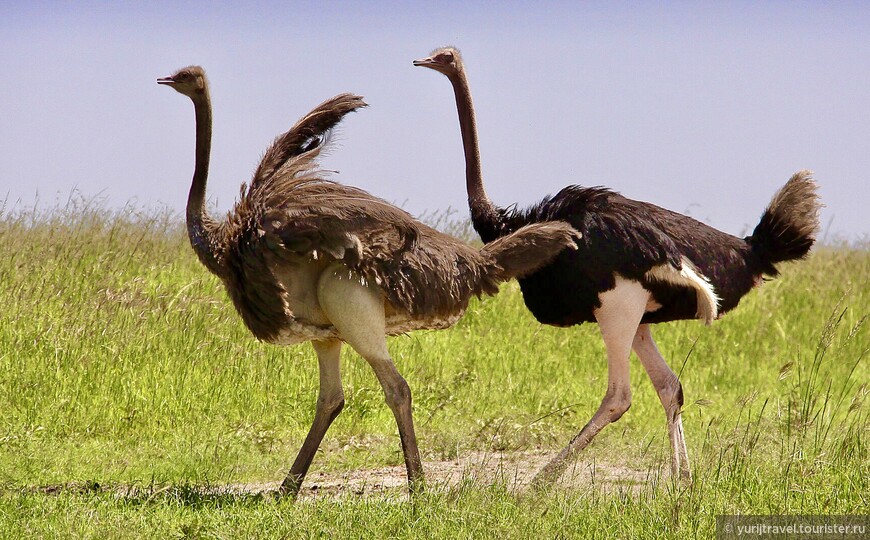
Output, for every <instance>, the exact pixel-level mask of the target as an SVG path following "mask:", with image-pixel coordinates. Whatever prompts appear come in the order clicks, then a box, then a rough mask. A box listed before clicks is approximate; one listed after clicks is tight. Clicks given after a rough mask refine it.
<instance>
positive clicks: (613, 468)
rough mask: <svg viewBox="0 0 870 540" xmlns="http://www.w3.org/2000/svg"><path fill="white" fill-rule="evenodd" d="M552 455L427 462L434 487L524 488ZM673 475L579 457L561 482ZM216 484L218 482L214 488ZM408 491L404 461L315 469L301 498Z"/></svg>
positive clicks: (611, 484)
mask: <svg viewBox="0 0 870 540" xmlns="http://www.w3.org/2000/svg"><path fill="white" fill-rule="evenodd" d="M551 457H552V455H551V454H542V453H534V452H511V453H502V452H474V453H470V454H467V455H463V456H459V457H457V458H456V459H452V460H447V461H424V463H423V467H424V470H425V473H426V482H427V485H428V486H429V488H434V489H448V488H453V487H456V486H459V485H461V484H463V483H466V482H467V483H472V484H477V485H491V484H495V483H498V484H501V485H504V486H506V487H507V488H508V489H510V490H512V491H517V492H520V491H523V490H524V489H526V488H527V487H528V486H529V484H530V483H531V481H532V478H534V476H535V474H536V473H537V472H538V471H539V470H540V469H541V467H543V466H544V465H545V464H546V463H547V461H548V460H549V459H550V458H551ZM666 476H668V474H667V473H666V472H664V471H662V470H661V469H644V468H640V467H630V466H626V465H616V464H609V463H601V462H588V461H582V460H578V461H577V462H575V463H574V464H573V465H572V466H570V467H569V468H568V470H567V471H566V472H565V474H564V475H562V477H561V478H560V480H559V481H558V485H559V486H561V487H567V488H571V489H577V490H581V491H582V490H591V489H599V490H605V491H617V490H619V491H624V492H628V493H636V492H637V491H638V490H639V489H640V488H642V487H644V486H650V485H653V484H655V483H658V482H659V481H661V480H662V479H663V478H665V477H666ZM279 484H280V482H277V481H276V482H270V483H263V484H235V485H231V486H225V487H224V489H225V490H228V491H231V492H234V493H239V494H243V493H246V494H253V493H270V492H275V491H276V490H277V489H278V486H279ZM215 487H217V486H215ZM406 493H407V476H406V472H405V467H404V465H398V466H392V467H381V468H377V469H362V470H354V471H346V472H340V473H325V472H317V471H312V472H310V473H309V474H308V476H307V477H306V479H305V482H304V484H303V485H302V489H301V490H300V493H299V499H302V500H305V499H317V498H323V497H329V498H341V497H387V498H389V497H391V496H397V497H398V496H404V495H405V494H406Z"/></svg>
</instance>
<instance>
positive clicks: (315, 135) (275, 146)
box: [251, 94, 367, 188]
mask: <svg viewBox="0 0 870 540" xmlns="http://www.w3.org/2000/svg"><path fill="white" fill-rule="evenodd" d="M366 106H367V105H366V103H365V102H364V101H363V98H362V97H361V96H357V95H354V94H339V95H337V96H335V97H333V98H330V99H328V100H326V101H324V102H323V103H321V104H320V105H318V106H317V107H315V108H314V109H312V110H311V112H309V113H308V114H306V115H305V116H304V117H302V119H301V120H299V121H298V122H296V124H294V125H293V127H291V128H290V129H289V130H288V131H287V132H286V133H283V134H282V135H279V136H278V137H277V138H276V139H275V140H274V141H273V142H272V144H271V145H269V148H268V149H266V152H265V154H263V159H262V160H260V165H259V166H258V167H257V170H256V172H254V178H253V179H252V180H251V187H252V188H256V187H258V186H259V185H261V184H263V183H265V182H268V181H269V180H271V179H272V177H273V176H274V175H275V173H276V172H278V171H280V170H281V169H282V168H283V167H285V165H287V164H288V162H290V161H291V160H292V159H293V158H296V157H298V156H300V155H302V154H305V153H309V152H312V151H314V153H313V155H311V156H310V158H311V159H313V158H314V157H316V155H317V154H319V152H320V150H321V149H322V148H323V147H324V145H325V143H326V141H327V134H328V132H329V130H331V129H332V128H334V127H335V126H336V125H338V123H339V122H341V120H342V118H344V116H345V115H346V114H348V113H349V112H352V111H355V110H357V109H360V108H362V107H366Z"/></svg>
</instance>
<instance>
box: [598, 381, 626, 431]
mask: <svg viewBox="0 0 870 540" xmlns="http://www.w3.org/2000/svg"><path fill="white" fill-rule="evenodd" d="M630 408H631V389H630V388H622V389H618V390H615V391H613V392H608V393H607V394H606V395H605V396H604V400H603V401H602V403H601V411H602V412H603V413H605V414H606V415H607V419H608V423H610V422H616V421H617V420H619V419H620V418H622V415H623V414H625V413H626V411H628V409H630Z"/></svg>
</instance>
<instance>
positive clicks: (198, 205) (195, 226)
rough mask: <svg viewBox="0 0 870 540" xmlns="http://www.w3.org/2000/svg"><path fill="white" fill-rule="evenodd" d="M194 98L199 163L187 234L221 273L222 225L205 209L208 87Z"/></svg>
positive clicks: (190, 195)
mask: <svg viewBox="0 0 870 540" xmlns="http://www.w3.org/2000/svg"><path fill="white" fill-rule="evenodd" d="M191 99H192V101H193V108H194V111H195V113H196V165H195V168H194V171H193V181H192V182H191V184H190V192H189V193H188V196H187V235H188V237H189V238H190V245H191V246H193V250H194V251H195V252H196V254H197V256H198V257H199V260H200V261H202V263H203V264H204V265H205V266H206V267H208V269H209V270H211V271H212V272H213V273H215V274H219V273H220V265H219V264H218V245H219V243H218V241H217V233H218V231H217V229H218V226H217V223H215V221H214V220H213V219H212V218H211V217H210V216H209V215H208V213H207V212H206V210H205V187H206V183H207V182H208V165H209V159H210V157H211V100H210V99H209V95H208V88H206V89H204V90H203V92H202V93H200V94H196V95H195V96H193V97H192V98H191Z"/></svg>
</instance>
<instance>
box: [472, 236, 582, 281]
mask: <svg viewBox="0 0 870 540" xmlns="http://www.w3.org/2000/svg"><path fill="white" fill-rule="evenodd" d="M578 238H580V232H579V231H578V230H576V229H575V228H574V227H572V226H571V225H569V224H568V223H567V222H564V221H547V222H543V223H532V224H530V225H526V226H525V227H522V228H521V229H519V230H517V231H515V232H513V233H511V234H509V235H507V236H503V237H502V238H499V239H497V240H494V241H493V242H490V243H489V244H486V245H485V246H483V248H481V250H480V253H481V254H482V255H483V256H484V257H485V258H486V259H487V260H488V261H490V266H489V267H488V268H487V270H488V271H487V274H488V276H487V277H489V278H491V279H494V280H496V281H507V280H509V279H511V278H515V277H520V278H521V277H524V276H527V275H529V274H531V273H533V272H535V271H536V270H539V269H540V268H542V267H544V266H546V265H547V264H549V263H551V262H552V261H553V259H555V258H556V255H558V254H559V253H560V252H561V251H562V250H564V249H565V248H572V249H577V244H576V243H575V241H576V240H577V239H578Z"/></svg>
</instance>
